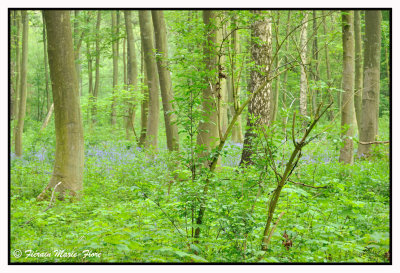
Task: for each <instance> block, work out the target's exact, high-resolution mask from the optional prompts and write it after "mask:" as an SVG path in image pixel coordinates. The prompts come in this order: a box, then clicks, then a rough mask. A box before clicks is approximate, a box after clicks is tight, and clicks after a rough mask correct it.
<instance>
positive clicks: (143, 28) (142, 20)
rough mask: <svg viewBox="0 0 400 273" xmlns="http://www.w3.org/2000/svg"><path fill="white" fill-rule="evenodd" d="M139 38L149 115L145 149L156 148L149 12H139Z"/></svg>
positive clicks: (155, 87)
mask: <svg viewBox="0 0 400 273" xmlns="http://www.w3.org/2000/svg"><path fill="white" fill-rule="evenodd" d="M139 24H140V36H141V40H142V50H143V52H144V62H145V63H146V65H145V68H146V72H147V85H148V87H149V115H148V119H147V135H146V143H145V147H146V148H151V147H152V148H154V149H157V147H158V144H157V143H158V122H159V112H160V105H159V97H158V94H159V91H158V74H157V65H156V60H155V56H154V42H153V30H152V25H151V14H150V11H149V10H139Z"/></svg>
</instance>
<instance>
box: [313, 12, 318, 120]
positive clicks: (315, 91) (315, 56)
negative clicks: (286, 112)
mask: <svg viewBox="0 0 400 273" xmlns="http://www.w3.org/2000/svg"><path fill="white" fill-rule="evenodd" d="M313 38H314V39H313V46H312V52H313V80H314V86H315V88H314V89H313V92H312V95H311V97H312V109H313V113H314V114H315V111H316V110H317V107H318V106H317V105H318V102H317V100H318V94H319V88H318V87H317V86H318V81H319V59H318V25H317V11H316V10H313Z"/></svg>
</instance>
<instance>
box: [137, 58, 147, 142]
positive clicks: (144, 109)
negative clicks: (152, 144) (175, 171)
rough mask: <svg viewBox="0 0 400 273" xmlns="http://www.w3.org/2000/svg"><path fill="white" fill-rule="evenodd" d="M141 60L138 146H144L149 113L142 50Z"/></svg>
mask: <svg viewBox="0 0 400 273" xmlns="http://www.w3.org/2000/svg"><path fill="white" fill-rule="evenodd" d="M141 58H142V62H141V70H142V75H143V79H142V95H143V100H142V103H141V111H140V126H141V128H142V129H141V131H140V139H139V146H140V147H144V144H145V143H146V133H147V118H148V114H149V90H148V88H147V86H146V83H147V72H146V68H145V66H146V64H145V62H144V52H143V50H142V54H141Z"/></svg>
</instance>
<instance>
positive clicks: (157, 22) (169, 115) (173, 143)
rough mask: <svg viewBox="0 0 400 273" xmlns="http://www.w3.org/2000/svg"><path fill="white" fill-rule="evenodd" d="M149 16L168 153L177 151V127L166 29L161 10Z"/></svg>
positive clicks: (154, 11) (152, 12) (153, 11)
mask: <svg viewBox="0 0 400 273" xmlns="http://www.w3.org/2000/svg"><path fill="white" fill-rule="evenodd" d="M151 14H152V18H153V25H154V33H155V41H156V49H157V68H158V76H159V81H160V89H161V98H162V104H163V112H164V121H165V130H166V134H167V147H168V150H170V151H178V150H179V136H178V126H177V124H176V115H175V113H174V112H173V111H174V109H173V105H172V100H173V90H172V82H171V73H170V71H169V70H168V44H167V28H166V26H165V19H164V13H163V11H162V10H152V11H151Z"/></svg>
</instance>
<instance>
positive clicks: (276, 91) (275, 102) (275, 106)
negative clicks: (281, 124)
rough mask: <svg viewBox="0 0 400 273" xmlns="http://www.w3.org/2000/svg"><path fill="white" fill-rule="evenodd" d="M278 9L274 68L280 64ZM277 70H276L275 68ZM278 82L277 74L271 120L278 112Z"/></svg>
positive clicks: (273, 119)
mask: <svg viewBox="0 0 400 273" xmlns="http://www.w3.org/2000/svg"><path fill="white" fill-rule="evenodd" d="M279 12H280V11H279V10H278V11H276V13H277V22H276V24H275V30H276V32H277V33H276V34H275V50H276V53H275V54H276V57H275V69H278V67H279V64H280V60H279V52H278V45H279V26H280V22H279V21H280V20H279V19H280V18H279ZM276 71H278V70H276ZM279 82H280V76H279V75H278V76H277V77H276V78H275V85H274V88H273V92H272V96H271V97H272V104H271V121H272V122H274V121H276V116H277V114H278V106H279Z"/></svg>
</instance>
